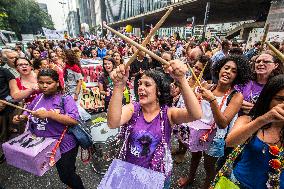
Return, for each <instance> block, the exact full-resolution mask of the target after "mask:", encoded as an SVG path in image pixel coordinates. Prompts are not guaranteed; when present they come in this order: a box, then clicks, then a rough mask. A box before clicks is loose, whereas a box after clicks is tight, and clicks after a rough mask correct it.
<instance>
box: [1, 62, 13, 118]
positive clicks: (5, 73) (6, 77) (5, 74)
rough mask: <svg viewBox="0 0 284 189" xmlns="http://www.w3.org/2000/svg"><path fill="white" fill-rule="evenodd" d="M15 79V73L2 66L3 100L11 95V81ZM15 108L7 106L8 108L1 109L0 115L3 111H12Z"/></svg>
mask: <svg viewBox="0 0 284 189" xmlns="http://www.w3.org/2000/svg"><path fill="white" fill-rule="evenodd" d="M12 79H15V77H14V75H13V74H12V73H11V72H10V71H9V70H7V69H6V68H3V67H0V99H1V100H3V99H5V98H6V97H7V96H9V95H10V88H9V82H10V80H12ZM13 109H14V108H12V107H10V106H6V108H5V109H4V110H2V111H0V115H2V114H3V113H8V112H11V111H12V110H13Z"/></svg>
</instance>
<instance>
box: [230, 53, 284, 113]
mask: <svg viewBox="0 0 284 189" xmlns="http://www.w3.org/2000/svg"><path fill="white" fill-rule="evenodd" d="M252 67H253V70H254V73H253V79H252V80H251V81H249V82H248V83H247V84H245V85H237V86H236V87H235V88H236V89H237V90H238V91H239V92H240V93H242V94H243V96H244V100H243V104H242V108H241V112H240V113H241V115H243V114H248V113H249V111H250V110H251V109H252V107H253V106H254V104H255V102H256V101H257V98H258V96H259V94H260V92H261V91H262V88H263V87H264V85H265V84H266V83H267V81H268V80H269V79H270V78H272V77H273V76H275V75H279V74H282V73H283V64H282V63H281V61H280V60H279V59H278V58H277V57H276V56H275V55H274V54H273V53H272V52H270V51H266V52H264V53H262V54H261V55H259V56H258V57H256V59H255V61H254V63H253V65H252Z"/></svg>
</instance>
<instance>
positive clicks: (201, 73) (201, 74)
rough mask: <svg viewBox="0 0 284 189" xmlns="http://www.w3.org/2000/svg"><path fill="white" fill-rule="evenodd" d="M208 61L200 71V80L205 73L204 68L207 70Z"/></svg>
mask: <svg viewBox="0 0 284 189" xmlns="http://www.w3.org/2000/svg"><path fill="white" fill-rule="evenodd" d="M207 63H208V62H206V64H205V66H204V67H203V69H202V71H201V72H200V74H199V76H198V80H199V81H200V80H201V78H202V76H203V73H204V70H205V68H206V66H207Z"/></svg>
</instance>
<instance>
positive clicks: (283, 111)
mask: <svg viewBox="0 0 284 189" xmlns="http://www.w3.org/2000/svg"><path fill="white" fill-rule="evenodd" d="M261 117H262V119H264V120H265V121H266V122H267V123H272V122H284V104H278V105H277V106H274V107H273V108H272V109H271V110H269V111H268V112H266V113H265V114H264V115H263V116H261ZM282 125H283V124H282Z"/></svg>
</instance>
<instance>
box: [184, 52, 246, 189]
mask: <svg viewBox="0 0 284 189" xmlns="http://www.w3.org/2000/svg"><path fill="white" fill-rule="evenodd" d="M250 74H251V72H250V66H249V64H248V63H247V61H246V60H245V59H243V58H242V57H241V56H232V55H231V56H228V57H226V58H224V59H222V60H220V61H219V62H217V63H216V64H215V66H214V70H213V77H215V78H218V82H217V85H214V86H212V87H211V88H210V89H205V88H199V92H200V94H201V96H202V100H201V102H200V104H201V108H202V111H203V115H202V118H201V119H200V120H197V121H195V122H191V123H190V128H191V132H190V139H189V144H188V145H189V149H190V151H191V152H192V153H194V156H193V158H194V162H192V163H191V168H190V169H191V170H190V174H189V176H188V177H182V178H180V179H179V180H178V185H179V186H186V185H189V184H192V182H193V181H194V177H195V173H196V169H197V167H198V164H199V162H200V159H201V157H202V154H203V156H204V168H205V172H206V178H205V182H204V184H203V187H202V188H203V189H208V188H209V186H210V182H211V181H212V180H213V179H214V176H215V175H216V168H215V164H216V162H217V160H218V158H220V157H222V156H224V148H225V139H224V138H225V136H226V134H227V133H228V131H229V129H230V127H231V125H232V124H233V123H234V121H235V119H236V118H237V113H238V111H239V110H240V108H241V105H242V101H243V95H242V94H241V93H236V91H235V90H234V86H235V85H236V84H244V83H247V82H248V81H249V79H250ZM206 134H207V135H208V138H206V137H205V136H206ZM192 161H193V160H192Z"/></svg>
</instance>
